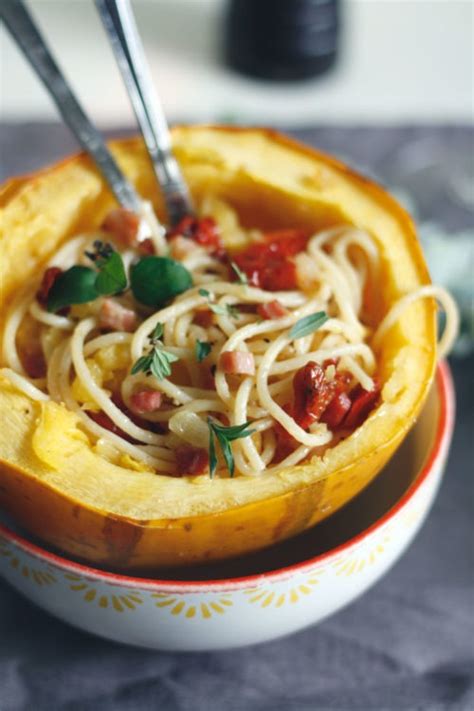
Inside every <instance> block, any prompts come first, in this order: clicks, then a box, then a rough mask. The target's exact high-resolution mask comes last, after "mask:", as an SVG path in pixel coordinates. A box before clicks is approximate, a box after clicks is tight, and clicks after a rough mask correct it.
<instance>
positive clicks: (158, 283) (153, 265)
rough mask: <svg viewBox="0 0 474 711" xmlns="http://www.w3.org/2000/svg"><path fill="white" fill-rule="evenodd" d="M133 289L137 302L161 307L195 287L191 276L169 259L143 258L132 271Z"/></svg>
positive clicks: (180, 265)
mask: <svg viewBox="0 0 474 711" xmlns="http://www.w3.org/2000/svg"><path fill="white" fill-rule="evenodd" d="M130 281H131V287H132V292H133V295H134V297H135V298H136V300H137V301H139V302H140V303H142V304H146V305H147V306H161V305H163V304H165V303H166V302H167V301H169V300H170V299H172V298H173V297H174V296H177V295H178V294H181V293H182V292H183V291H186V290H187V289H189V288H190V287H191V286H192V285H193V280H192V277H191V274H190V273H189V272H188V270H187V269H186V268H185V267H183V265H182V264H180V263H179V262H177V261H175V260H174V259H170V258H169V257H154V256H150V257H143V259H140V261H139V262H137V264H135V265H134V266H133V267H132V269H131V274H130Z"/></svg>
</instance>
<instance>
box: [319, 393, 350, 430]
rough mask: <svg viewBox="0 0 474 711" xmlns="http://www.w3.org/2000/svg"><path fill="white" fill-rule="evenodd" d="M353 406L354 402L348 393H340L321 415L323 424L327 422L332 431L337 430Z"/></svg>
mask: <svg viewBox="0 0 474 711" xmlns="http://www.w3.org/2000/svg"><path fill="white" fill-rule="evenodd" d="M351 405H352V400H351V399H350V397H349V395H348V394H347V393H345V392H341V393H338V394H337V395H335V396H334V397H333V399H332V400H331V402H330V403H329V405H328V406H327V408H326V409H325V410H324V412H323V414H322V415H321V422H325V423H326V424H327V426H328V427H329V429H331V430H334V429H336V427H339V425H340V424H341V423H342V421H343V420H344V417H345V416H346V415H347V413H348V412H349V410H350V409H351Z"/></svg>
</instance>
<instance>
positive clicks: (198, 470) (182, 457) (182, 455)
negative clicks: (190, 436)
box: [175, 445, 209, 476]
mask: <svg viewBox="0 0 474 711" xmlns="http://www.w3.org/2000/svg"><path fill="white" fill-rule="evenodd" d="M175 454H176V466H177V469H178V473H179V475H181V476H186V475H196V474H204V473H205V472H206V471H207V468H208V466H209V455H208V453H207V452H206V450H205V449H201V448H200V447H189V446H187V445H182V446H180V447H177V448H176V450H175Z"/></svg>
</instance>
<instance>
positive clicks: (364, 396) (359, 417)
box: [343, 378, 381, 429]
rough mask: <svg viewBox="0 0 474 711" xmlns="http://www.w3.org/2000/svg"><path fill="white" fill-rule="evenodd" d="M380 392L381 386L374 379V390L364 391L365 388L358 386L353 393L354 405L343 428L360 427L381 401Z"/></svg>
mask: <svg viewBox="0 0 474 711" xmlns="http://www.w3.org/2000/svg"><path fill="white" fill-rule="evenodd" d="M380 391H381V386H380V383H379V381H378V380H377V379H376V378H375V379H374V389H373V390H364V388H363V387H361V386H360V385H358V386H357V387H356V388H355V389H354V390H353V392H352V393H351V400H352V405H351V409H350V410H349V413H348V414H347V416H346V418H345V419H344V422H343V426H344V427H347V428H349V429H353V428H354V427H359V426H360V425H361V424H362V423H363V422H364V420H365V419H366V418H367V416H368V414H369V412H370V411H371V410H372V409H373V408H374V406H375V403H376V402H377V400H378V399H379V395H380Z"/></svg>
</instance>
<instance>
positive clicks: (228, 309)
mask: <svg viewBox="0 0 474 711" xmlns="http://www.w3.org/2000/svg"><path fill="white" fill-rule="evenodd" d="M199 294H200V295H201V296H205V297H206V299H207V300H208V302H209V308H210V309H211V311H213V312H214V313H215V314H218V315H219V316H229V317H230V318H235V319H237V318H239V316H240V314H239V309H238V308H237V306H234V305H233V304H225V306H221V305H220V304H213V303H212V301H211V293H210V292H209V291H208V290H207V289H199Z"/></svg>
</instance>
